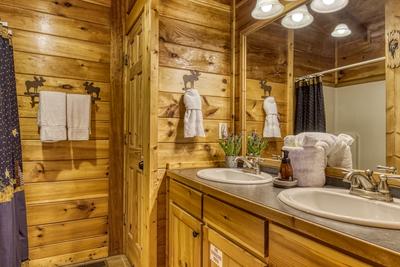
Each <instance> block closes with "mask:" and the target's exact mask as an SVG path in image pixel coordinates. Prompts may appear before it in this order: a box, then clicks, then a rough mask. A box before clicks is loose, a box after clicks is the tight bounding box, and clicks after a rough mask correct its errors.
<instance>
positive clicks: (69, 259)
mask: <svg viewBox="0 0 400 267" xmlns="http://www.w3.org/2000/svg"><path fill="white" fill-rule="evenodd" d="M107 256H108V248H107V247H101V248H94V249H88V250H81V251H78V252H75V253H68V254H62V255H58V256H52V257H49V258H43V259H37V260H32V261H29V267H58V266H65V265H70V264H77V263H82V262H86V261H91V260H97V259H102V258H105V257H107Z"/></svg>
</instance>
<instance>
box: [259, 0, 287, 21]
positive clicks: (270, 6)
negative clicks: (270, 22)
mask: <svg viewBox="0 0 400 267" xmlns="http://www.w3.org/2000/svg"><path fill="white" fill-rule="evenodd" d="M283 10H284V6H283V5H282V4H281V2H279V0H257V3H256V7H255V8H254V9H253V11H252V12H251V16H252V17H253V18H255V19H269V18H273V17H276V16H278V15H280V14H282V12H283Z"/></svg>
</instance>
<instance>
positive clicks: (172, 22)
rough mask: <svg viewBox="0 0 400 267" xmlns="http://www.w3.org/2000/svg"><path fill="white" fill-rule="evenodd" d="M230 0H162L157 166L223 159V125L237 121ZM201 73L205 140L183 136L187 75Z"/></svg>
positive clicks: (161, 223)
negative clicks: (234, 114) (220, 138)
mask: <svg viewBox="0 0 400 267" xmlns="http://www.w3.org/2000/svg"><path fill="white" fill-rule="evenodd" d="M231 2H232V1H231V0H208V1H203V0H191V1H179V0H161V1H160V7H159V11H160V25H159V26H160V29H159V31H160V32H159V33H160V47H159V49H160V53H159V56H160V58H159V97H158V98H159V105H158V168H159V181H158V184H161V183H162V179H163V177H164V171H165V168H166V167H167V165H171V166H176V165H179V166H185V167H188V166H193V165H194V164H196V165H197V166H201V165H202V166H210V165H213V164H214V163H213V162H215V161H220V160H223V151H222V150H221V149H220V147H219V145H218V143H217V140H218V123H219V122H227V123H228V125H229V124H230V123H231V120H232V110H231V93H232V92H231V89H232V86H231V77H230V75H231V72H232V70H231ZM189 70H198V71H200V72H201V76H200V77H199V81H197V82H196V83H195V88H196V89H198V91H199V93H200V95H201V96H202V103H203V116H204V128H205V131H206V137H205V138H184V136H183V116H184V112H185V107H184V104H183V93H184V91H183V90H182V88H183V87H184V84H183V75H185V74H190V72H189ZM158 206H159V207H158V210H159V214H158V251H159V253H158V264H157V265H158V266H163V265H164V264H165V257H166V255H165V252H166V250H165V245H166V240H165V217H166V216H165V186H164V184H163V185H162V186H161V188H160V190H159V195H158Z"/></svg>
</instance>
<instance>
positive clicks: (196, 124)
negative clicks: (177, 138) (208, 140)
mask: <svg viewBox="0 0 400 267" xmlns="http://www.w3.org/2000/svg"><path fill="white" fill-rule="evenodd" d="M183 102H184V103H185V107H186V112H185V118H184V136H185V138H189V137H195V136H200V137H205V136H206V135H205V133H204V128H203V112H202V111H201V97H200V95H199V92H198V91H197V90H196V89H187V90H186V92H185V95H184V96H183Z"/></svg>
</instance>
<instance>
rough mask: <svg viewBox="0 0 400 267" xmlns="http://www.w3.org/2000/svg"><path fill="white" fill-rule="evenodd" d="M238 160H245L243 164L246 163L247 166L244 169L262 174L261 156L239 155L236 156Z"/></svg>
mask: <svg viewBox="0 0 400 267" xmlns="http://www.w3.org/2000/svg"><path fill="white" fill-rule="evenodd" d="M238 160H241V161H243V163H244V164H243V165H246V167H247V168H245V169H243V170H244V171H248V172H251V173H254V174H261V171H260V164H259V162H260V158H259V157H243V156H239V157H236V158H235V162H237V161H238Z"/></svg>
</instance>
